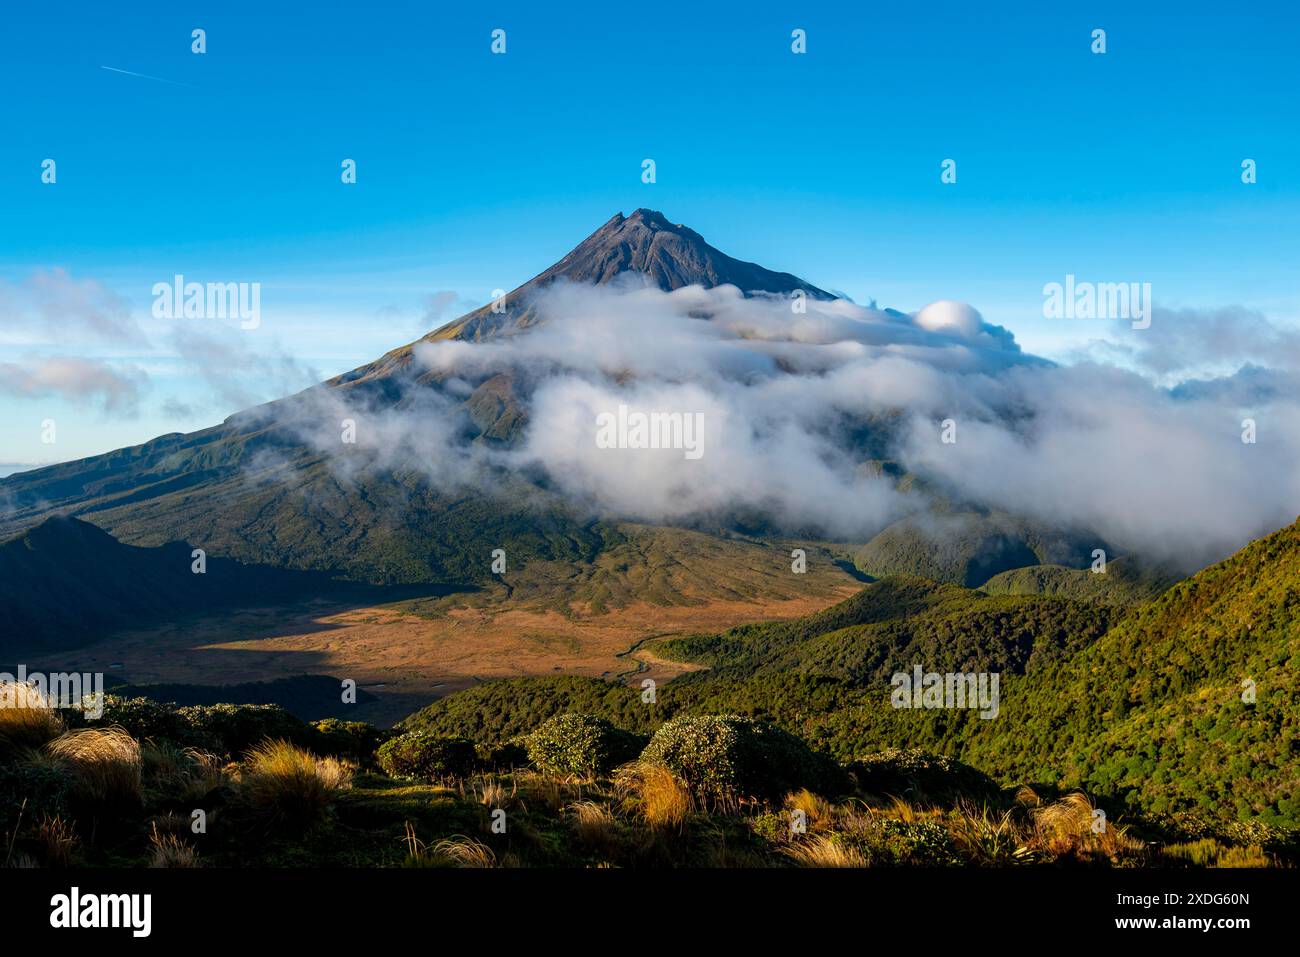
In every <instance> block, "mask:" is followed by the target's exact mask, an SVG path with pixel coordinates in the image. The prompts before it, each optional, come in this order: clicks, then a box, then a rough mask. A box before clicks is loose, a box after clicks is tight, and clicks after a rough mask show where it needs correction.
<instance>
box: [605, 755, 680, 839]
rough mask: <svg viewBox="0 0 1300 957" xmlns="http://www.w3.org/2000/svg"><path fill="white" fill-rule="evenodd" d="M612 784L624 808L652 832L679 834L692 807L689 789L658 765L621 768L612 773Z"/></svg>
mask: <svg viewBox="0 0 1300 957" xmlns="http://www.w3.org/2000/svg"><path fill="white" fill-rule="evenodd" d="M614 784H615V787H616V788H617V790H618V793H619V794H620V795H621V796H622V798H623V803H624V806H625V807H627V808H628V809H629V810H631V811H633V812H634V813H635V814H637V815H638V816H639V817H640V818H641V820H643V821H644V822H645V823H646V824H647V825H648V826H649V827H650V828H651V829H652V830H658V831H665V830H672V831H681V830H682V828H683V827H685V825H686V820H687V818H688V817H689V816H690V814H691V812H692V811H693V810H694V807H695V804H694V800H693V799H692V797H691V792H690V789H689V788H687V786H686V784H685V783H684V782H683V781H682V780H681V779H680V778H679V777H677V775H675V774H673V772H672V771H670V770H668V768H666V767H664V766H663V765H661V764H650V763H648V762H644V761H638V762H636V763H634V764H628V765H624V766H623V767H621V768H619V769H618V771H617V772H615V775H614Z"/></svg>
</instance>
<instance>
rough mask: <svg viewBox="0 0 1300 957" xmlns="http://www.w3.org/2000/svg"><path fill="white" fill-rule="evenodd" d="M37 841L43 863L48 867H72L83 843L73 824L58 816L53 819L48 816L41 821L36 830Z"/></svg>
mask: <svg viewBox="0 0 1300 957" xmlns="http://www.w3.org/2000/svg"><path fill="white" fill-rule="evenodd" d="M36 841H37V843H38V844H39V846H40V850H39V852H38V853H39V854H40V858H41V862H42V863H43V864H44V865H45V866H46V867H58V868H63V867H71V866H72V865H73V864H75V863H76V861H77V857H78V855H79V853H80V850H81V841H80V840H79V839H78V837H77V835H76V832H75V831H74V830H73V829H72V824H71V822H69V821H65V820H64V819H63V818H62V817H59V816H57V815H56V816H54V817H51V816H49V815H48V814H47V815H45V816H44V817H43V818H42V819H41V823H40V826H39V827H38V828H37V829H36Z"/></svg>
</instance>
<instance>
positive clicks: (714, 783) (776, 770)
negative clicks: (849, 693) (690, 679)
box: [642, 715, 838, 806]
mask: <svg viewBox="0 0 1300 957" xmlns="http://www.w3.org/2000/svg"><path fill="white" fill-rule="evenodd" d="M642 760H644V761H647V762H649V763H651V764H661V765H663V766H665V767H667V768H668V769H669V770H671V771H672V772H673V773H674V774H676V775H677V776H678V777H680V778H681V779H682V781H684V782H685V784H686V786H687V787H688V788H690V790H691V793H692V794H693V795H694V796H695V797H696V798H698V799H700V800H702V801H704V802H706V803H709V804H712V805H715V806H730V805H734V804H735V803H737V802H743V801H749V800H761V801H772V800H779V799H780V798H781V796H782V795H784V794H786V793H788V792H790V791H797V790H800V789H802V788H808V789H809V790H812V791H818V792H825V791H828V790H830V789H833V788H834V787H835V786H836V784H837V783H838V782H837V780H836V777H837V776H836V769H835V768H834V767H833V766H832V765H831V764H830V762H829V761H827V760H825V759H823V758H821V757H819V756H818V755H816V754H814V753H813V752H812V751H811V750H810V749H809V748H808V746H807V745H806V744H804V743H803V742H802V741H800V740H799V739H798V738H796V737H795V736H794V735H792V734H789V733H788V732H785V731H782V730H781V729H780V728H777V727H775V726H773V725H770V724H765V723H763V722H761V721H755V720H753V719H752V718H742V717H738V716H736V715H722V716H715V715H697V716H685V717H681V718H674V719H673V720H672V721H669V722H667V723H666V724H664V725H663V726H662V727H660V728H659V730H658V731H656V732H655V734H654V737H653V738H651V739H650V744H649V746H647V747H646V749H645V752H644V753H643V754H642Z"/></svg>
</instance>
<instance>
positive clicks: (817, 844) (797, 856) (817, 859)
mask: <svg viewBox="0 0 1300 957" xmlns="http://www.w3.org/2000/svg"><path fill="white" fill-rule="evenodd" d="M781 853H782V854H784V855H785V856H786V857H788V858H790V859H791V860H792V861H794V862H795V863H796V864H798V865H799V866H800V867H866V866H867V858H866V856H865V855H864V854H863V853H862V852H861V851H859V850H858V849H857V848H855V847H853V846H852V845H851V844H849V843H847V842H845V841H844V840H843V839H842V838H840V837H838V836H836V835H834V834H814V835H812V836H811V837H808V838H806V839H803V840H800V841H796V842H793V843H791V844H788V845H786V846H785V847H783V848H781Z"/></svg>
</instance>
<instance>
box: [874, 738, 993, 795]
mask: <svg viewBox="0 0 1300 957" xmlns="http://www.w3.org/2000/svg"><path fill="white" fill-rule="evenodd" d="M848 769H849V771H850V772H851V773H852V774H853V776H854V778H855V779H856V780H857V783H858V788H859V789H860V790H862V791H863V792H865V793H867V794H878V795H885V794H887V795H893V796H897V797H906V798H907V799H908V800H910V801H928V802H932V803H944V804H946V803H951V802H952V801H954V800H956V799H957V798H961V797H967V798H976V799H980V800H990V799H992V798H993V797H995V796H996V795H997V794H998V793H999V790H1000V789H999V788H998V786H997V784H996V782H994V781H993V779H992V778H990V777H989V776H988V775H986V774H984V773H983V772H982V771H977V770H976V769H975V768H972V767H970V766H969V765H966V764H962V763H961V762H960V761H955V760H953V759H952V758H949V757H945V756H944V755H941V754H931V753H929V752H928V751H923V750H921V749H920V748H886V749H885V750H883V751H877V752H876V753H874V754H869V755H867V756H866V757H865V758H862V759H860V760H858V761H853V762H851V763H850V764H849V766H848Z"/></svg>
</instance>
